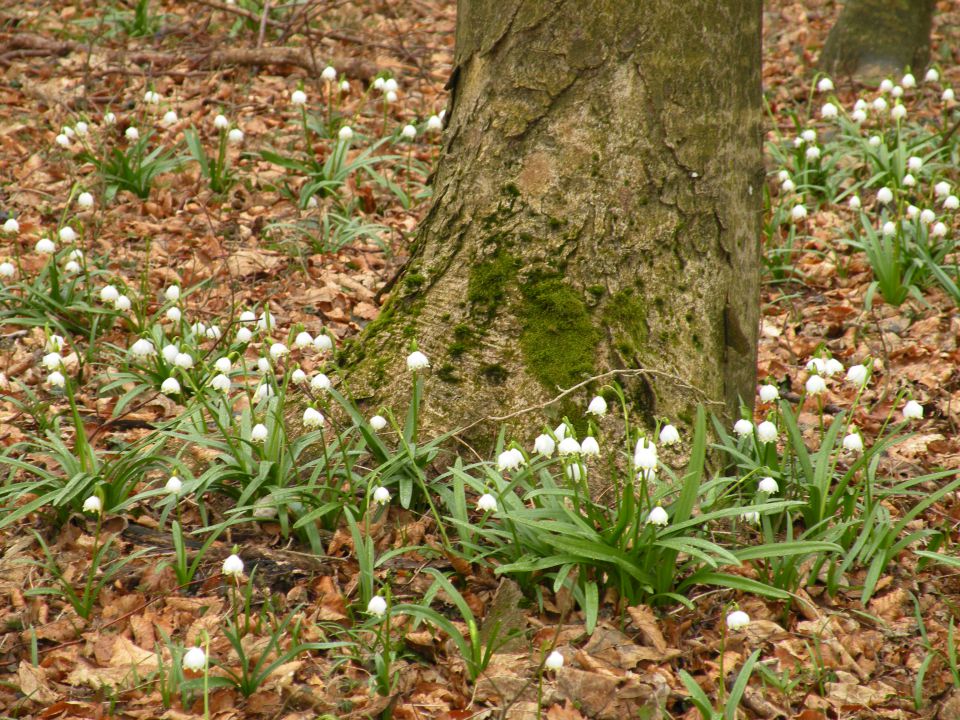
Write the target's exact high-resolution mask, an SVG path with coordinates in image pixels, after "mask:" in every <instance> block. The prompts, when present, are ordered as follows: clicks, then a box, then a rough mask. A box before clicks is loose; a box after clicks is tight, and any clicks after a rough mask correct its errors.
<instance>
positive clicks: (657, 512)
mask: <svg viewBox="0 0 960 720" xmlns="http://www.w3.org/2000/svg"><path fill="white" fill-rule="evenodd" d="M647 522H648V523H650V524H651V525H658V526H660V527H666V525H667V524H668V523H669V522H670V516H669V515H668V514H667V511H666V510H664V509H663V508H662V507H660V506H659V505H657V506H656V507H655V508H653V510H651V511H650V514H649V515H648V516H647Z"/></svg>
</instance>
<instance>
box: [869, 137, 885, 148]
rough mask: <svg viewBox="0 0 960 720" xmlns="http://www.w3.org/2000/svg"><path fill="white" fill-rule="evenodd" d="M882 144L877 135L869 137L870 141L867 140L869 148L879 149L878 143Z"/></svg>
mask: <svg viewBox="0 0 960 720" xmlns="http://www.w3.org/2000/svg"><path fill="white" fill-rule="evenodd" d="M882 142H883V140H882V139H881V138H880V136H879V135H871V136H870V139H869V140H867V143H868V144H869V145H870V147H880V143H882Z"/></svg>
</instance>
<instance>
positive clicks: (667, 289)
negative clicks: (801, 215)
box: [345, 0, 764, 429]
mask: <svg viewBox="0 0 960 720" xmlns="http://www.w3.org/2000/svg"><path fill="white" fill-rule="evenodd" d="M760 17H761V14H760V0H688V2H686V3H684V6H683V8H682V10H681V9H678V8H677V5H676V3H675V2H674V0H643V2H628V3H624V2H619V1H618V0H590V1H584V0H563V1H554V0H460V3H459V6H458V20H457V36H456V53H455V70H454V73H453V76H452V77H451V88H452V97H451V101H450V107H451V112H450V114H449V125H448V128H447V130H446V135H445V147H444V154H443V156H442V158H441V160H440V164H439V167H438V169H437V173H436V180H435V183H434V199H433V205H432V208H431V210H430V212H429V214H428V215H427V217H426V219H425V220H424V222H423V224H422V226H421V228H420V231H419V236H418V238H417V241H416V243H415V247H414V249H413V251H412V256H411V260H410V262H409V264H408V265H407V267H406V269H405V271H404V273H403V275H402V277H401V278H400V279H399V281H398V283H397V285H396V287H395V288H394V290H393V292H392V294H391V297H390V299H389V301H388V302H387V304H386V306H385V307H384V308H383V310H382V312H381V315H380V317H379V318H378V319H377V320H376V321H374V322H373V323H371V325H370V326H368V327H367V329H366V331H365V333H364V334H363V336H362V337H361V339H360V342H359V343H357V344H356V345H355V346H354V347H353V348H351V349H350V350H348V352H347V353H346V354H345V363H346V364H347V365H348V366H350V367H351V368H352V372H351V387H352V389H353V390H354V392H355V394H356V395H358V396H359V397H364V396H367V397H372V398H374V399H375V400H376V401H377V402H385V403H387V404H390V403H392V402H394V401H396V400H398V399H399V398H403V397H406V396H407V395H408V393H409V386H410V379H409V373H407V372H406V369H405V368H404V357H405V356H406V354H407V352H409V344H410V342H411V340H414V339H415V340H417V342H418V343H419V347H420V349H421V350H422V351H423V352H425V353H426V354H427V355H428V356H429V358H430V360H431V363H432V369H431V371H430V373H429V375H428V377H427V381H426V388H427V402H426V421H427V422H428V423H430V424H432V425H434V426H435V427H442V428H443V429H450V428H453V427H457V426H460V425H463V424H467V423H469V422H472V421H474V420H476V419H478V418H482V417H485V416H488V415H503V414H506V413H508V412H511V411H515V410H517V409H519V408H522V407H526V406H529V405H531V404H533V403H536V402H541V401H544V400H547V399H549V398H552V397H555V396H556V395H557V394H558V392H559V391H560V389H561V388H568V387H570V386H572V385H574V384H576V383H578V382H580V381H582V380H583V379H585V378H587V377H590V376H592V375H594V374H598V373H600V372H603V371H605V370H608V369H611V368H650V369H655V370H660V371H663V372H667V373H670V374H672V375H675V376H677V377H679V378H681V379H682V380H683V381H685V383H687V384H688V386H684V384H683V383H677V382H674V381H672V380H669V379H666V378H663V377H654V376H649V377H645V378H642V379H637V380H635V381H631V382H629V383H628V395H629V399H630V401H631V403H632V405H633V407H634V409H636V410H637V411H639V413H640V416H641V418H642V419H644V420H646V421H648V422H649V421H651V420H652V419H653V418H654V417H659V416H665V417H670V418H672V419H678V418H679V420H680V421H681V422H682V421H684V419H688V418H690V417H691V412H692V409H693V408H694V407H695V405H696V404H697V403H698V402H702V401H703V400H704V399H708V400H713V401H718V402H719V403H721V404H725V405H726V407H727V408H728V409H729V410H730V411H731V412H734V411H735V410H736V408H737V404H738V402H739V401H738V398H739V397H740V396H742V397H743V399H744V400H745V401H746V402H747V403H751V402H752V398H753V394H754V381H755V367H756V340H757V327H758V314H759V310H758V302H759V300H758V298H759V265H758V263H759V238H760V209H761V205H760V203H761V197H762V195H763V183H764V173H763V165H762V156H761V103H760V49H761V47H760ZM690 386H692V387H690ZM358 390H359V392H357V391H358ZM586 397H587V394H586V392H585V391H584V392H581V393H579V394H578V395H576V396H575V397H574V398H573V400H575V402H576V405H575V406H573V405H569V404H567V405H564V404H562V403H561V404H557V405H555V406H552V410H551V413H547V412H544V413H538V414H537V416H536V417H535V418H532V419H531V418H523V419H522V422H524V423H529V422H531V420H532V421H533V422H534V423H535V424H536V426H537V427H539V425H540V423H541V422H542V421H543V418H544V417H545V416H546V417H548V418H549V417H550V415H551V414H552V415H553V417H554V419H555V418H557V417H559V416H560V415H562V414H563V413H564V412H568V411H570V410H572V408H573V407H576V408H578V410H577V413H576V414H577V415H578V416H580V415H581V414H582V412H583V409H584V408H585V402H586ZM394 407H397V406H396V405H394ZM400 408H402V405H400Z"/></svg>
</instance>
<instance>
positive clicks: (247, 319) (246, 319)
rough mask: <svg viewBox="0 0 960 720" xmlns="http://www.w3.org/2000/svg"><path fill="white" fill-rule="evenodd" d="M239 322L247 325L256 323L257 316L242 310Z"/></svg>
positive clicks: (249, 311) (250, 311)
mask: <svg viewBox="0 0 960 720" xmlns="http://www.w3.org/2000/svg"><path fill="white" fill-rule="evenodd" d="M239 320H240V322H242V323H247V324H248V325H249V324H251V323H255V322H256V321H257V314H256V313H255V312H253V311H252V310H244V311H243V312H242V313H240V318H239Z"/></svg>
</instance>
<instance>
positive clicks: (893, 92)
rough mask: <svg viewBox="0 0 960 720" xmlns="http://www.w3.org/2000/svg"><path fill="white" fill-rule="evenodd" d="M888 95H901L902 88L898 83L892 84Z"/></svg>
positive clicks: (896, 96) (895, 96)
mask: <svg viewBox="0 0 960 720" xmlns="http://www.w3.org/2000/svg"><path fill="white" fill-rule="evenodd" d="M890 96H891V97H894V98H898V97H903V88H902V87H900V86H899V85H894V86H893V90H891V91H890Z"/></svg>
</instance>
